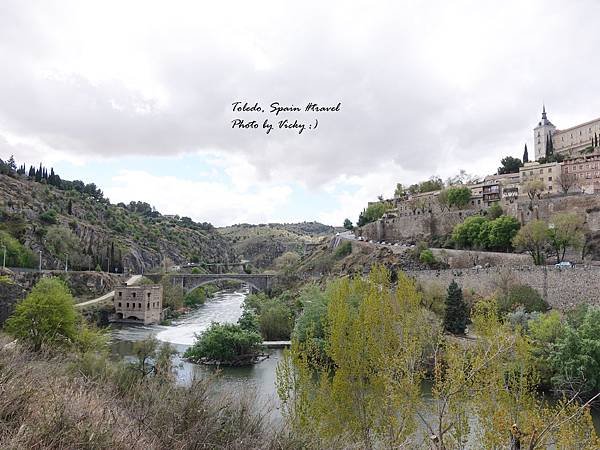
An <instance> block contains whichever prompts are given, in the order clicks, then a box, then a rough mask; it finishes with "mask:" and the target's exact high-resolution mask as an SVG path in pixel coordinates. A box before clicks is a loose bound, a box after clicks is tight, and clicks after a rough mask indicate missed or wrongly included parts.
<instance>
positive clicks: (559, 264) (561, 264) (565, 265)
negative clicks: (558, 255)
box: [554, 261, 575, 269]
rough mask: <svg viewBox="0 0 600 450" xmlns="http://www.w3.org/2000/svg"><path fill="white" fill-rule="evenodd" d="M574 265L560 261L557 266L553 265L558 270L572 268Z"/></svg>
mask: <svg viewBox="0 0 600 450" xmlns="http://www.w3.org/2000/svg"><path fill="white" fill-rule="evenodd" d="M574 266H575V264H573V263H572V262H571V261H561V262H559V263H557V264H554V267H558V268H559V269H564V268H565V267H574Z"/></svg>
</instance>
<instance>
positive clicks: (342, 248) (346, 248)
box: [335, 241, 352, 258]
mask: <svg viewBox="0 0 600 450" xmlns="http://www.w3.org/2000/svg"><path fill="white" fill-rule="evenodd" d="M351 253H352V243H351V242H350V241H344V242H343V243H341V244H340V245H339V246H338V248H336V249H335V257H336V258H344V257H346V256H348V255H349V254H351Z"/></svg>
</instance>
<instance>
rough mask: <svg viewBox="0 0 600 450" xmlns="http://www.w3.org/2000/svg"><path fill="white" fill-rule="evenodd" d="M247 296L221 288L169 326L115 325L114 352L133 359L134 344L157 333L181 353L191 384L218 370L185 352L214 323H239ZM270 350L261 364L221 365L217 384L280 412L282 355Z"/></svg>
mask: <svg viewBox="0 0 600 450" xmlns="http://www.w3.org/2000/svg"><path fill="white" fill-rule="evenodd" d="M247 295H248V291H247V290H245V289H240V290H236V291H232V290H226V291H219V292H217V293H216V294H215V295H214V297H212V298H211V299H209V300H207V302H206V303H205V304H204V305H202V306H200V307H199V308H197V309H195V310H194V311H192V312H191V313H189V314H187V315H186V316H185V317H183V318H181V319H180V320H177V321H173V324H172V325H169V326H162V325H147V326H143V325H129V324H118V325H117V324H113V325H112V327H113V329H112V343H111V350H112V354H113V356H114V357H117V358H125V359H131V360H133V358H134V353H133V346H134V343H135V342H137V341H140V340H143V339H146V338H148V337H150V336H154V337H156V338H157V339H158V340H159V341H162V342H169V343H170V344H172V345H173V347H175V349H176V350H177V351H178V352H179V354H178V355H177V356H175V358H174V363H175V365H176V366H177V367H178V368H177V379H178V382H179V383H182V384H189V383H190V382H191V381H192V380H193V379H198V378H200V377H206V376H212V375H214V373H215V371H216V370H217V369H216V368H215V367H212V366H205V365H200V364H192V363H189V362H187V361H184V360H183V359H182V358H181V355H182V354H183V352H185V350H186V349H187V348H188V347H190V346H191V345H192V344H193V343H194V340H195V334H197V333H202V332H203V331H204V330H206V329H207V328H208V327H209V326H210V324H211V323H212V322H231V323H234V322H237V320H238V319H239V317H240V316H241V314H242V305H243V303H244V299H245V298H246V296H247ZM268 352H269V358H267V359H266V360H264V361H262V362H260V363H258V364H255V365H252V366H248V367H223V368H221V369H220V373H219V376H218V377H217V378H216V383H217V384H218V386H220V387H221V388H223V389H225V390H227V391H229V392H230V393H233V394H236V395H242V394H246V395H255V396H256V397H257V400H258V401H259V403H260V407H261V408H268V409H272V410H273V411H277V407H278V399H277V392H276V388H275V368H276V367H277V363H278V362H279V359H280V358H281V350H268ZM275 415H276V416H277V415H278V414H277V413H275Z"/></svg>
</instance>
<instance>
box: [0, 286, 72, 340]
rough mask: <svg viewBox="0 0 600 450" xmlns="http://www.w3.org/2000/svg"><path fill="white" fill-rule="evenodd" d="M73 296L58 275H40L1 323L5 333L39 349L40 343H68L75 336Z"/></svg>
mask: <svg viewBox="0 0 600 450" xmlns="http://www.w3.org/2000/svg"><path fill="white" fill-rule="evenodd" d="M78 319H79V318H78V315H77V313H76V312H75V308H74V307H73V297H72V296H71V293H70V292H69V290H68V288H67V286H66V285H65V284H64V282H63V281H61V280H59V279H58V278H42V279H41V280H40V281H39V282H38V283H37V284H36V285H35V286H34V288H33V289H32V290H31V293H30V294H29V295H28V296H27V297H26V298H25V299H24V300H23V301H22V302H20V303H18V304H17V306H16V308H15V311H14V313H13V315H12V316H10V317H9V318H8V320H7V321H6V323H5V329H6V331H7V333H9V334H10V335H12V336H14V337H15V338H18V339H20V340H22V341H23V342H26V343H27V344H29V345H31V347H32V348H33V349H34V350H35V351H39V350H40V349H41V348H42V345H48V346H50V347H54V346H70V345H72V344H74V343H76V341H77V338H78V329H77V324H78Z"/></svg>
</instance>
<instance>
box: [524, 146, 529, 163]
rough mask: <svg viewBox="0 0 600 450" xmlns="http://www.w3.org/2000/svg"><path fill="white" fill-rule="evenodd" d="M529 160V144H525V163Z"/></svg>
mask: <svg viewBox="0 0 600 450" xmlns="http://www.w3.org/2000/svg"><path fill="white" fill-rule="evenodd" d="M528 162H529V153H528V152H527V144H525V151H524V152H523V164H525V163H528Z"/></svg>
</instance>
